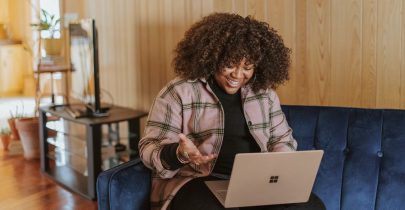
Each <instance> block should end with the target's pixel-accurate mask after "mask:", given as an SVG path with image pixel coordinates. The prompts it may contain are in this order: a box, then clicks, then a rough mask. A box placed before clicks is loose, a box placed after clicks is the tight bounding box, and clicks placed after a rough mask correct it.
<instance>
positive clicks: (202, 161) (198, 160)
mask: <svg viewBox="0 0 405 210" xmlns="http://www.w3.org/2000/svg"><path fill="white" fill-rule="evenodd" d="M216 157H217V156H216V155H207V156H201V157H199V158H195V159H194V160H193V161H192V162H193V163H198V164H206V163H209V162H211V161H213V160H214V159H215V158H216Z"/></svg>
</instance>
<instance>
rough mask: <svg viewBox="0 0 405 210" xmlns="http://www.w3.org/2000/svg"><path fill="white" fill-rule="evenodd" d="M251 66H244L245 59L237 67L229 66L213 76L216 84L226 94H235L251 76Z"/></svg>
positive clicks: (252, 69) (252, 70)
mask: <svg viewBox="0 0 405 210" xmlns="http://www.w3.org/2000/svg"><path fill="white" fill-rule="evenodd" d="M253 73H254V68H253V64H249V65H246V64H245V58H243V60H242V61H241V62H240V64H239V66H229V67H226V68H224V69H223V70H222V71H220V72H216V73H215V74H214V78H215V81H216V82H217V84H218V85H219V86H220V87H221V88H222V89H223V90H225V91H226V92H227V93H228V94H235V93H236V92H237V91H238V90H239V88H240V87H242V86H243V85H245V84H246V83H247V82H248V81H249V80H250V78H251V77H252V76H253Z"/></svg>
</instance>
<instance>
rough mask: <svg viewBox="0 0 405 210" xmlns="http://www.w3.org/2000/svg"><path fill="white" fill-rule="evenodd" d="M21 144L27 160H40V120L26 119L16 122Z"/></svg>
mask: <svg viewBox="0 0 405 210" xmlns="http://www.w3.org/2000/svg"><path fill="white" fill-rule="evenodd" d="M16 125H17V129H18V133H19V134H20V138H21V143H22V145H23V148H24V157H25V159H26V160H37V159H39V158H40V154H41V151H40V147H39V145H40V143H39V120H38V118H25V119H20V120H18V121H17V122H16Z"/></svg>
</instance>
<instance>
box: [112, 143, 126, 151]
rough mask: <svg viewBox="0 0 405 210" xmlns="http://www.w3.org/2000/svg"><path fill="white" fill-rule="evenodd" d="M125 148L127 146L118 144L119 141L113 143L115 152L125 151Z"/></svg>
mask: <svg viewBox="0 0 405 210" xmlns="http://www.w3.org/2000/svg"><path fill="white" fill-rule="evenodd" d="M126 148H127V147H126V146H125V145H123V144H120V143H118V144H116V145H115V151H116V152H122V151H125V149H126Z"/></svg>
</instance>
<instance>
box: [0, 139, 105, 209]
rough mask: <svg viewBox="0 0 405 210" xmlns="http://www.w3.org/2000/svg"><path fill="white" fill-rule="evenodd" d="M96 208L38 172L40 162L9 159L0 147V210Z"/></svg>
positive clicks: (91, 202)
mask: <svg viewBox="0 0 405 210" xmlns="http://www.w3.org/2000/svg"><path fill="white" fill-rule="evenodd" d="M20 209H21V210H26V209H30V210H37V209H38V210H45V209H46V210H53V209H55V210H56V209H62V210H73V209H75V210H76V209H77V210H80V209H83V210H84V209H85V210H92V209H98V207H97V202H96V201H91V200H88V199H86V198H84V197H81V196H80V195H78V194H76V193H74V192H71V191H68V190H67V189H65V188H63V187H61V186H59V185H58V184H56V183H55V182H54V181H52V180H51V179H49V178H48V177H46V176H45V175H43V174H42V173H41V172H40V162H39V161H26V160H25V159H24V157H23V156H22V155H20V156H13V157H10V156H8V154H7V151H4V150H3V148H2V147H1V146H0V210H20Z"/></svg>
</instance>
